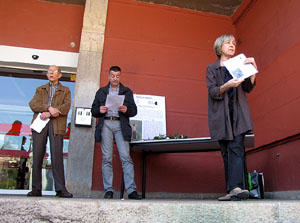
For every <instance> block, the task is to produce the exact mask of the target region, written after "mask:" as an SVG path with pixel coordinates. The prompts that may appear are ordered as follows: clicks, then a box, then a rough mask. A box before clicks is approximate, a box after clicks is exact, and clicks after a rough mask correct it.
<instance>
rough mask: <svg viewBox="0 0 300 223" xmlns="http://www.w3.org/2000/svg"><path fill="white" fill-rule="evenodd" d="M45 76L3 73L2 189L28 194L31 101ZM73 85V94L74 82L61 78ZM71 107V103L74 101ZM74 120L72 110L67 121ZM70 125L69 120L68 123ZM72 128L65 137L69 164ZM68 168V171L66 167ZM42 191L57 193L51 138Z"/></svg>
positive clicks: (0, 93) (0, 103) (0, 85)
mask: <svg viewBox="0 0 300 223" xmlns="http://www.w3.org/2000/svg"><path fill="white" fill-rule="evenodd" d="M46 83H48V80H45V79H35V78H20V77H10V76H0V193H1V194H26V193H27V192H28V191H29V190H30V189H31V173H32V138H31V129H30V124H31V120H32V116H33V112H32V111H31V109H30V107H29V105H28V103H29V101H30V100H31V99H32V97H33V96H34V93H35V90H36V88H37V87H38V86H40V85H43V84H46ZM61 83H62V84H63V85H65V86H67V87H69V88H70V90H71V94H72V98H73V92H74V86H75V82H69V81H61ZM71 107H72V105H71ZM70 122H71V112H69V115H68V123H70ZM68 127H70V124H69V125H68ZM69 134H70V129H69V128H68V131H67V132H66V135H65V138H64V148H63V150H64V165H65V168H66V166H67V158H68V145H69ZM48 141H49V140H48ZM65 172H66V171H65ZM42 174H43V178H42V183H43V194H45V195H47V194H55V193H54V182H53V176H52V169H51V155H50V147H49V142H48V145H47V151H46V154H45V158H44V163H43V170H42Z"/></svg>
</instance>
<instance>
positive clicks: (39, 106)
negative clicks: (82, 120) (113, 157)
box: [27, 65, 73, 198]
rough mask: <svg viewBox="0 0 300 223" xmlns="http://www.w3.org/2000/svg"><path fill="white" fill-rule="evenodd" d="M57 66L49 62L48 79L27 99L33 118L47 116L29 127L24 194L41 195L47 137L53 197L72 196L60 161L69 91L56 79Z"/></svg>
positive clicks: (68, 105)
mask: <svg viewBox="0 0 300 223" xmlns="http://www.w3.org/2000/svg"><path fill="white" fill-rule="evenodd" d="M61 76H62V74H61V70H60V68H59V67H58V66H55V65H52V66H50V67H49V69H48V72H47V78H48V80H49V83H47V84H45V85H42V86H40V87H38V88H37V89H36V92H35V95H34V97H33V99H32V100H31V101H30V102H29V106H30V108H31V110H32V111H33V112H34V115H33V120H32V121H34V120H35V119H36V118H38V114H39V113H41V115H40V118H41V119H42V120H46V119H48V118H49V119H50V121H49V122H48V123H47V125H46V126H45V127H44V128H43V130H42V131H41V132H40V133H38V132H36V131H35V130H32V139H33V176H32V191H31V192H29V193H28V194H27V196H42V192H41V191H42V164H43V159H44V155H45V152H46V144H47V138H48V137H49V139H50V152H51V164H52V172H53V178H54V183H55V191H56V196H57V197H63V198H72V197H73V195H72V194H71V193H69V192H68V191H67V189H66V187H65V175H64V165H63V138H64V134H65V133H66V125H67V116H68V112H69V109H70V106H71V92H70V89H69V88H68V87H65V86H63V85H62V84H61V83H60V82H59V79H60V78H61Z"/></svg>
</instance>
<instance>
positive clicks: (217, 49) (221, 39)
mask: <svg viewBox="0 0 300 223" xmlns="http://www.w3.org/2000/svg"><path fill="white" fill-rule="evenodd" d="M230 39H235V38H234V36H233V35H232V34H224V35H222V36H220V37H218V38H217V39H216V41H215V44H214V50H215V53H216V55H217V57H219V58H220V57H221V54H222V45H223V43H224V42H226V41H227V40H230Z"/></svg>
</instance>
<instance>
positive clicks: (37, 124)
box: [30, 113, 50, 133]
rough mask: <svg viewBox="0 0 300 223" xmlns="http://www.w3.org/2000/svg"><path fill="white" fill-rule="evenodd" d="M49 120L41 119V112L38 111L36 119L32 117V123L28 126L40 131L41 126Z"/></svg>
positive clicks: (43, 126)
mask: <svg viewBox="0 0 300 223" xmlns="http://www.w3.org/2000/svg"><path fill="white" fill-rule="evenodd" d="M49 120H50V119H49V118H48V119H46V120H42V119H41V113H39V114H38V116H37V117H36V119H34V121H33V123H32V124H31V125H30V128H31V129H33V130H34V131H36V132H38V133H40V132H41V131H42V130H43V128H45V126H46V125H47V123H48V122H49Z"/></svg>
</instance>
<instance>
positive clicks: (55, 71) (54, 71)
mask: <svg viewBox="0 0 300 223" xmlns="http://www.w3.org/2000/svg"><path fill="white" fill-rule="evenodd" d="M47 72H48V73H51V72H53V73H58V70H50V69H49V70H48V71H47Z"/></svg>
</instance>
